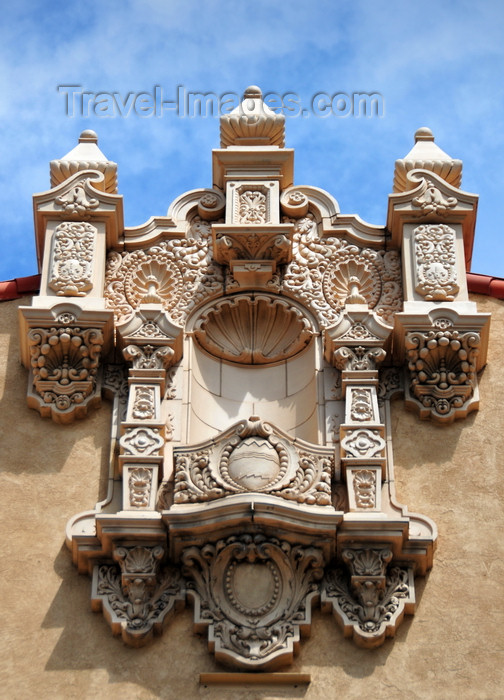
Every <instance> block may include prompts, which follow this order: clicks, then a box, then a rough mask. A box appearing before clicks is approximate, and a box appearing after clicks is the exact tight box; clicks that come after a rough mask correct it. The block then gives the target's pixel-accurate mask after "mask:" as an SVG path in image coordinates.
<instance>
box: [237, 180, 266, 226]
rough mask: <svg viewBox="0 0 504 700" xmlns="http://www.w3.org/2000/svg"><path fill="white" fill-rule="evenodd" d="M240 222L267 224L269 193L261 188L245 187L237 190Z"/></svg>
mask: <svg viewBox="0 0 504 700" xmlns="http://www.w3.org/2000/svg"><path fill="white" fill-rule="evenodd" d="M236 196H237V198H238V202H237V204H238V207H237V209H238V223H240V224H265V223H267V222H268V220H269V216H268V195H267V194H265V193H264V192H262V191H261V190H253V189H243V190H241V191H239V192H238V191H237V193H236Z"/></svg>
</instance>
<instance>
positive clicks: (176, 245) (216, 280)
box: [105, 217, 223, 324]
mask: <svg viewBox="0 0 504 700" xmlns="http://www.w3.org/2000/svg"><path fill="white" fill-rule="evenodd" d="M222 283H223V278H222V273H221V269H220V267H219V266H218V265H216V264H214V263H213V262H212V244H211V233H210V225H209V224H208V222H206V221H202V220H201V219H200V218H199V217H196V219H195V220H193V221H192V223H191V225H190V227H189V233H188V237H187V238H177V239H169V240H164V241H162V242H161V243H159V244H158V245H155V246H151V247H150V248H148V249H146V250H135V251H132V252H127V253H122V254H121V253H116V252H112V253H110V254H109V256H108V259H107V267H106V273H105V298H106V300H107V303H108V305H109V306H110V307H111V308H113V309H114V313H115V315H116V317H117V319H118V320H125V319H126V318H128V317H130V316H131V315H132V314H133V312H134V311H135V309H136V308H137V307H138V306H139V305H140V304H142V303H152V302H154V303H157V304H161V305H162V306H163V309H164V310H165V311H168V312H169V313H170V317H171V319H172V320H173V321H174V322H175V323H179V324H183V322H184V321H185V319H186V318H187V315H188V314H189V313H190V311H191V310H192V309H193V308H195V307H196V306H198V305H199V304H200V303H201V302H202V301H204V300H205V299H207V298H211V297H212V296H216V295H218V294H220V293H222V291H223V284H222Z"/></svg>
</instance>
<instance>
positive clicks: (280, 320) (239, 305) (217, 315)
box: [194, 295, 313, 365]
mask: <svg viewBox="0 0 504 700" xmlns="http://www.w3.org/2000/svg"><path fill="white" fill-rule="evenodd" d="M194 335H195V338H196V340H197V341H198V343H199V345H201V347H202V348H203V349H204V350H206V351H207V352H209V353H210V354H211V355H214V356H215V357H218V358H222V359H225V360H229V361H231V362H239V363H241V364H254V365H255V364H268V363H272V362H278V361H280V360H285V359H287V358H289V357H293V356H294V355H296V354H297V353H298V352H301V350H303V349H304V348H306V347H307V345H308V343H309V342H310V340H311V338H312V335H313V332H312V331H311V329H310V324H309V321H308V319H307V318H305V317H304V316H303V314H302V313H301V311H300V310H299V309H298V308H297V307H295V306H292V305H291V304H289V303H287V302H286V301H284V300H282V299H278V298H273V297H269V296H265V295H256V296H249V295H240V296H237V297H232V298H230V299H225V300H223V301H219V302H218V303H217V304H215V306H212V307H211V308H210V309H208V310H207V311H205V312H204V313H203V314H202V315H201V316H200V318H199V319H198V321H197V322H196V325H195V330H194Z"/></svg>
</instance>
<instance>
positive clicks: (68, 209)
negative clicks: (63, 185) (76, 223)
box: [55, 182, 100, 218]
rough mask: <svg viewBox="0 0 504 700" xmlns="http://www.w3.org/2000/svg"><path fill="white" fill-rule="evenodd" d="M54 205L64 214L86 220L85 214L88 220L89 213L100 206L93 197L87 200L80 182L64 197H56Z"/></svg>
mask: <svg viewBox="0 0 504 700" xmlns="http://www.w3.org/2000/svg"><path fill="white" fill-rule="evenodd" d="M55 203H56V204H57V205H58V206H60V207H61V208H62V209H63V210H64V211H65V213H67V214H70V215H71V216H80V217H82V218H86V217H85V215H86V214H87V215H88V218H89V213H90V212H91V211H92V210H93V209H96V208H97V207H98V206H99V204H100V202H99V201H98V200H97V199H96V198H95V197H89V198H88V196H87V195H86V191H85V189H84V185H83V184H82V183H81V182H79V183H77V184H76V185H74V186H73V187H72V189H71V190H69V191H68V192H67V193H65V194H64V195H61V196H60V197H58V198H57V199H56V200H55ZM83 215H84V216H83Z"/></svg>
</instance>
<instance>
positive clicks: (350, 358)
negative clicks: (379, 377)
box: [333, 345, 387, 371]
mask: <svg viewBox="0 0 504 700" xmlns="http://www.w3.org/2000/svg"><path fill="white" fill-rule="evenodd" d="M386 356H387V353H386V352H385V350H383V348H370V347H363V346H362V345H358V346H357V347H352V348H349V347H346V346H344V347H341V348H338V349H337V350H335V351H334V354H333V359H334V366H335V367H337V368H338V369H340V370H354V371H355V370H358V371H363V370H374V369H376V367H377V365H378V364H379V363H380V362H383V360H384V359H385V357H386Z"/></svg>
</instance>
